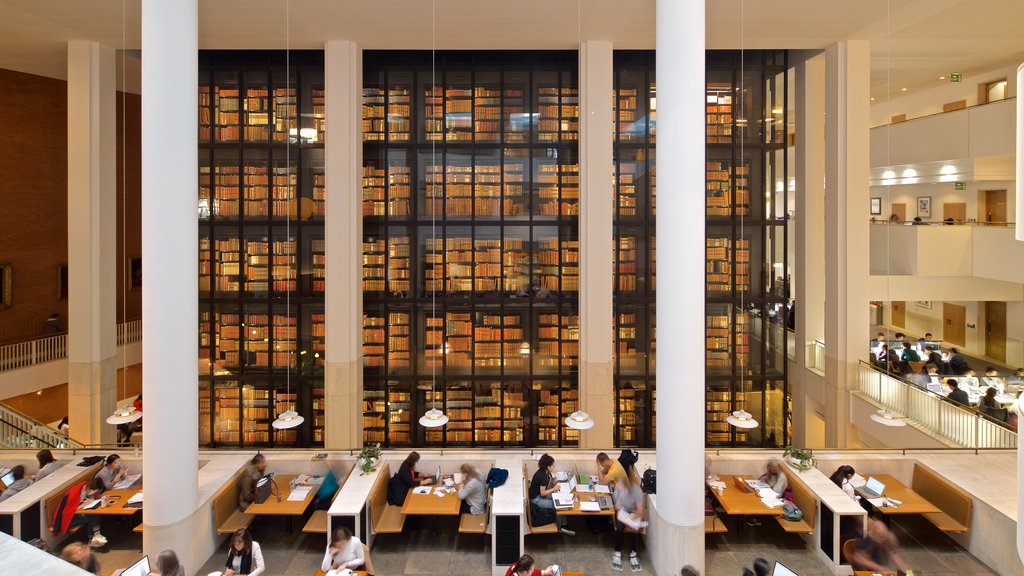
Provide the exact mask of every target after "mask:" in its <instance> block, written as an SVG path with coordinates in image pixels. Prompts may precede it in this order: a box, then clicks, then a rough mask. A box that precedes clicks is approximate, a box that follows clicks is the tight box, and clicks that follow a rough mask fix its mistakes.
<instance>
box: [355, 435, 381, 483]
mask: <svg viewBox="0 0 1024 576" xmlns="http://www.w3.org/2000/svg"><path fill="white" fill-rule="evenodd" d="M380 456H381V450H380V444H376V443H373V444H366V445H364V446H363V449H362V450H360V451H359V457H358V458H356V463H358V464H359V470H360V471H361V472H360V474H359V475H360V476H365V475H366V474H369V473H370V472H373V471H374V470H376V469H377V463H378V462H380Z"/></svg>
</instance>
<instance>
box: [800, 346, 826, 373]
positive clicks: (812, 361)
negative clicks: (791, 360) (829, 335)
mask: <svg viewBox="0 0 1024 576" xmlns="http://www.w3.org/2000/svg"><path fill="white" fill-rule="evenodd" d="M806 355H807V356H806V360H804V362H805V363H806V364H807V368H808V369H810V370H813V371H815V372H817V373H818V374H821V375H822V376H824V375H825V343H824V342H822V341H821V340H814V341H812V342H808V343H807V351H806Z"/></svg>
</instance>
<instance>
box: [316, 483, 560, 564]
mask: <svg viewBox="0 0 1024 576" xmlns="http://www.w3.org/2000/svg"><path fill="white" fill-rule="evenodd" d="M434 498H437V496H434ZM313 576H327V575H326V574H325V573H324V571H323V570H317V571H316V572H315V573H314V574H313ZM352 576H367V574H366V572H365V571H363V570H356V571H355V572H352ZM562 576H565V575H564V574H563V575H562Z"/></svg>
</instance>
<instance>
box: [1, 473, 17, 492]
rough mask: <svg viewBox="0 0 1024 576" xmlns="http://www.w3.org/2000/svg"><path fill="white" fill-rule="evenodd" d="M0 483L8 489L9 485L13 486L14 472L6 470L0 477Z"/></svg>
mask: <svg viewBox="0 0 1024 576" xmlns="http://www.w3.org/2000/svg"><path fill="white" fill-rule="evenodd" d="M0 482H3V483H4V487H5V488H10V487H11V484H14V470H8V471H7V473H6V474H4V475H3V476H2V477H0Z"/></svg>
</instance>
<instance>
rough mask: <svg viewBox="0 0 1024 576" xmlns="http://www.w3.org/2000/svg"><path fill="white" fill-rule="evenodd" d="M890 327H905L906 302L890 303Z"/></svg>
mask: <svg viewBox="0 0 1024 576" xmlns="http://www.w3.org/2000/svg"><path fill="white" fill-rule="evenodd" d="M892 325H893V326H895V327H897V328H906V327H907V303H906V302H902V301H900V302H893V303H892Z"/></svg>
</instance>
